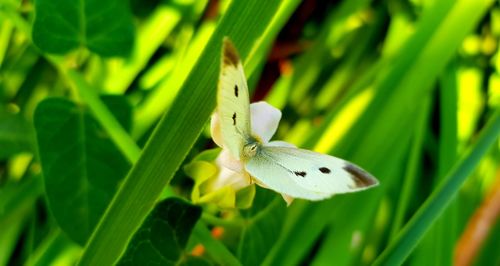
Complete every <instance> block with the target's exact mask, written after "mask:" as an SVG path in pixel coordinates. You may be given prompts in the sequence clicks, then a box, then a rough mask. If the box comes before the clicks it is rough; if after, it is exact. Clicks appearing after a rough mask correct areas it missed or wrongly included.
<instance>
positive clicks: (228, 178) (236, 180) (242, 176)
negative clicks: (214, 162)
mask: <svg viewBox="0 0 500 266" xmlns="http://www.w3.org/2000/svg"><path fill="white" fill-rule="evenodd" d="M249 185H250V177H249V176H248V174H246V173H238V172H235V171H232V170H230V169H228V168H225V167H221V168H220V172H219V175H218V176H217V177H216V179H215V180H214V183H213V184H212V187H211V190H212V191H215V190H218V189H220V188H223V187H226V186H229V187H231V188H233V189H234V190H235V191H237V190H239V189H242V188H244V187H247V186H249Z"/></svg>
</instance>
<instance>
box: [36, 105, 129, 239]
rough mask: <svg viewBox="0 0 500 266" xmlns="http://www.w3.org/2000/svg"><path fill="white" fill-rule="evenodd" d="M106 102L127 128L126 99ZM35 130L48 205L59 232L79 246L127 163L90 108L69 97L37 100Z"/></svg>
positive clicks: (99, 213)
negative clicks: (59, 229) (91, 113)
mask: <svg viewBox="0 0 500 266" xmlns="http://www.w3.org/2000/svg"><path fill="white" fill-rule="evenodd" d="M108 101H109V102H110V103H111V104H110V107H111V108H117V109H116V113H117V114H122V115H117V116H118V118H121V119H123V124H125V126H124V127H127V125H126V124H128V127H130V116H129V117H128V118H127V117H125V116H123V114H127V112H128V114H130V111H129V110H127V109H124V107H125V105H124V103H123V102H121V100H118V99H116V98H112V100H108ZM118 107H119V108H118ZM127 119H128V122H127ZM35 128H36V132H37V138H38V145H39V153H40V160H41V165H42V171H43V175H44V182H45V190H46V194H47V199H48V203H49V207H50V209H51V210H52V213H53V215H54V217H55V219H56V220H57V222H58V223H59V225H60V227H61V228H62V229H63V231H65V232H66V233H67V234H68V235H69V236H70V238H72V239H73V240H74V241H76V242H77V243H79V244H81V245H83V244H85V242H86V241H87V238H88V237H89V235H90V233H91V232H92V230H93V229H94V227H95V225H96V224H97V222H98V221H99V218H100V217H101V215H102V213H103V212H104V210H105V209H106V206H107V205H108V203H109V202H110V200H111V198H112V196H113V194H114V193H115V191H116V189H117V187H118V184H119V182H120V180H121V179H122V178H123V177H124V176H125V174H126V173H127V170H128V168H129V165H128V162H127V160H126V159H125V158H124V156H123V155H122V154H121V153H120V152H119V151H118V150H117V148H116V147H115V146H114V145H113V144H112V142H111V141H110V139H109V136H108V135H107V134H106V132H105V131H104V130H103V129H102V128H101V126H99V124H98V123H97V122H96V121H95V120H94V118H93V117H92V116H91V115H90V114H89V112H88V111H87V110H86V109H85V108H83V107H82V106H78V105H76V104H74V103H72V102H70V101H68V100H65V99H58V98H52V99H47V100H45V101H43V102H41V103H40V104H39V106H38V108H37V109H36V112H35Z"/></svg>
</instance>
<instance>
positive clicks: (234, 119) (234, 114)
mask: <svg viewBox="0 0 500 266" xmlns="http://www.w3.org/2000/svg"><path fill="white" fill-rule="evenodd" d="M233 126H236V113H233Z"/></svg>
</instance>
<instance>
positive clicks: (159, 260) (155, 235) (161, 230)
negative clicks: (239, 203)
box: [118, 198, 208, 265]
mask: <svg viewBox="0 0 500 266" xmlns="http://www.w3.org/2000/svg"><path fill="white" fill-rule="evenodd" d="M200 216H201V208H200V207H198V206H194V205H191V204H189V203H187V202H185V201H183V200H180V199H177V198H168V199H166V200H164V201H162V202H160V203H158V204H157V205H156V207H155V208H154V209H153V211H152V212H151V213H150V214H149V216H148V217H147V218H146V220H145V221H144V223H143V224H142V226H141V227H140V228H139V230H137V232H136V233H135V235H134V237H133V238H132V240H131V241H130V243H129V245H128V248H127V250H126V252H125V254H124V255H123V257H122V258H121V260H120V262H119V263H118V265H199V264H197V263H196V262H204V261H202V260H200V259H196V258H192V257H191V256H190V255H189V254H188V252H187V251H186V250H185V248H186V244H187V242H188V240H189V236H190V235H191V231H192V230H193V227H194V226H195V224H196V222H197V221H198V219H199V218H200ZM204 264H208V263H204Z"/></svg>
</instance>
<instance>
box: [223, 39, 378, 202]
mask: <svg viewBox="0 0 500 266" xmlns="http://www.w3.org/2000/svg"><path fill="white" fill-rule="evenodd" d="M216 112H217V115H218V119H219V120H220V121H219V122H218V123H219V124H220V132H221V135H222V139H223V148H224V149H227V150H229V152H230V154H231V155H232V156H233V157H234V158H236V159H238V160H239V161H241V162H242V164H243V166H244V170H245V171H246V172H247V173H248V174H249V175H250V176H251V178H252V180H253V181H255V182H256V183H257V184H259V185H261V186H263V187H265V188H268V189H271V190H274V191H276V192H279V193H281V194H283V195H287V196H289V197H293V198H301V199H307V200H322V199H326V198H329V197H331V196H332V195H334V194H338V193H347V192H356V191H360V190H365V189H367V188H370V187H373V186H376V185H378V183H379V182H378V180H377V179H376V178H375V177H373V176H372V175H371V174H369V173H368V172H366V171H365V170H363V169H362V168H360V167H359V166H357V165H355V164H353V163H350V162H347V161H344V160H342V159H339V158H336V157H333V156H329V155H325V154H321V153H317V152H313V151H309V150H304V149H299V148H296V147H295V146H293V145H292V144H288V143H286V142H283V141H272V142H269V143H267V142H264V141H262V139H261V138H260V137H259V136H257V135H256V134H253V132H252V125H251V118H250V101H249V92H248V85H247V81H246V78H245V73H244V71H243V65H242V63H241V60H240V57H239V55H238V52H237V50H236V48H235V47H234V45H233V44H232V42H231V41H230V40H229V38H227V37H226V38H224V40H223V45H222V57H221V69H220V77H219V84H218V92H217V108H216ZM214 140H215V138H214Z"/></svg>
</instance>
